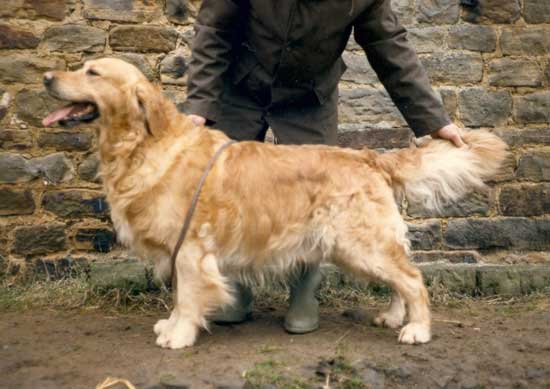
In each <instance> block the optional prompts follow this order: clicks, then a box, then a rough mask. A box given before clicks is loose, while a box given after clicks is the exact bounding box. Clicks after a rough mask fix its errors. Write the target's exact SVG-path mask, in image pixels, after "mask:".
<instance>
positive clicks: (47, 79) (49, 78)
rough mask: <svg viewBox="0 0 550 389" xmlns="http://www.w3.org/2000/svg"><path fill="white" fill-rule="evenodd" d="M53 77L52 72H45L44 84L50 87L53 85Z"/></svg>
mask: <svg viewBox="0 0 550 389" xmlns="http://www.w3.org/2000/svg"><path fill="white" fill-rule="evenodd" d="M53 79H54V77H53V73H52V72H47V73H44V80H43V82H44V86H45V87H48V86H50V85H52V83H53Z"/></svg>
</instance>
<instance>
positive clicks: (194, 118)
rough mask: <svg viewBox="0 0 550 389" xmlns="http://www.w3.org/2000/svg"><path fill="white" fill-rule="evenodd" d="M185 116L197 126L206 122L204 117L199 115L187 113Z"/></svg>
mask: <svg viewBox="0 0 550 389" xmlns="http://www.w3.org/2000/svg"><path fill="white" fill-rule="evenodd" d="M187 117H188V118H189V119H191V121H192V122H193V123H194V124H196V125H197V126H204V123H206V119H205V118H203V117H202V116H199V115H187Z"/></svg>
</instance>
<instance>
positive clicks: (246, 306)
mask: <svg viewBox="0 0 550 389" xmlns="http://www.w3.org/2000/svg"><path fill="white" fill-rule="evenodd" d="M231 286H232V287H233V290H234V291H235V293H234V296H235V302H234V303H233V304H232V305H228V306H226V307H224V308H222V309H219V310H218V311H217V312H214V314H213V315H212V316H211V317H210V318H209V319H210V320H212V321H213V322H214V323H216V324H222V325H223V324H238V323H242V322H244V321H247V320H249V319H250V318H251V317H252V301H253V298H254V296H253V295H252V290H250V288H249V287H248V286H245V285H242V284H240V283H238V282H232V285H231Z"/></svg>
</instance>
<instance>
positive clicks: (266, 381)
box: [0, 297, 550, 389]
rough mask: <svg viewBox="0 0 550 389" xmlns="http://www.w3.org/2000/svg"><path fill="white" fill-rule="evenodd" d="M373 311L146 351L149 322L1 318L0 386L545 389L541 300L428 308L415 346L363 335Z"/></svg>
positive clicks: (84, 314)
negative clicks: (309, 327)
mask: <svg viewBox="0 0 550 389" xmlns="http://www.w3.org/2000/svg"><path fill="white" fill-rule="evenodd" d="M376 305H377V306H369V307H367V308H366V309H365V310H361V309H354V310H348V311H344V310H342V309H335V308H330V309H328V308H324V309H323V311H322V315H321V319H322V321H321V328H320V330H319V331H317V332H315V333H311V334H307V335H298V336H297V335H294V336H291V335H288V334H286V333H285V332H284V331H283V329H282V328H281V322H282V318H283V314H284V309H283V308H284V307H283V306H277V307H272V308H270V307H265V308H263V309H262V310H260V311H256V312H255V316H254V319H253V320H252V321H249V322H247V323H244V324H241V325H238V326H225V327H224V326H216V325H214V326H212V328H211V333H206V332H204V333H202V334H201V336H200V339H199V341H198V343H197V345H196V346H194V347H192V348H189V349H183V350H174V351H172V350H163V349H160V348H158V347H157V346H155V337H154V334H153V331H152V328H153V324H154V323H155V321H156V320H157V319H158V318H159V317H158V316H159V313H155V314H154V315H153V314H142V313H132V314H120V313H112V312H111V313H108V312H106V311H103V310H100V309H99V310H98V309H72V310H60V309H55V310H54V309H46V308H30V309H25V310H22V311H17V312H3V313H1V315H2V316H1V322H0V387H2V388H44V389H45V388H94V387H96V385H98V384H99V383H100V382H102V381H103V380H104V379H105V378H106V377H109V376H111V377H120V378H126V379H128V380H129V381H130V382H131V383H133V384H134V385H135V386H136V387H137V388H149V389H153V388H182V387H191V388H212V387H214V388H222V387H224V388H242V387H264V388H310V387H312V388H315V387H317V388H321V387H324V388H393V387H396V388H405V387H407V388H409V387H418V388H432V387H433V388H439V387H445V388H498V387H502V388H513V387H519V388H537V387H542V388H550V309H549V308H550V298H549V297H538V298H528V299H522V300H520V301H515V302H510V301H508V302H502V301H501V302H497V301H489V300H479V301H475V300H474V301H472V300H468V301H467V302H464V303H463V302H460V303H457V304H450V305H449V304H446V305H445V306H434V307H433V312H434V314H433V316H434V329H433V332H434V339H433V341H432V342H431V343H429V344H427V345H423V346H403V345H399V344H397V343H396V337H397V333H396V332H395V331H393V330H389V329H378V328H376V327H373V326H371V325H370V324H369V320H370V319H371V317H372V315H374V313H375V312H376V310H377V309H379V308H381V307H382V305H381V303H378V304H376ZM162 315H165V313H162ZM117 387H124V386H117Z"/></svg>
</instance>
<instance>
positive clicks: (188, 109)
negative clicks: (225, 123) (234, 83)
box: [183, 100, 218, 123]
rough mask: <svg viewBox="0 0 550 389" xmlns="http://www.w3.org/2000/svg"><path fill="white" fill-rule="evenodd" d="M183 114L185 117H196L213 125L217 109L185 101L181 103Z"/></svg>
mask: <svg viewBox="0 0 550 389" xmlns="http://www.w3.org/2000/svg"><path fill="white" fill-rule="evenodd" d="M183 112H184V113H185V114H187V115H198V116H202V117H203V118H205V119H206V120H207V121H209V122H212V123H215V122H216V121H217V119H218V109H217V108H216V106H215V105H213V104H206V103H203V102H200V101H194V100H187V101H185V103H183Z"/></svg>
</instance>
